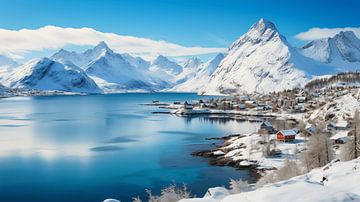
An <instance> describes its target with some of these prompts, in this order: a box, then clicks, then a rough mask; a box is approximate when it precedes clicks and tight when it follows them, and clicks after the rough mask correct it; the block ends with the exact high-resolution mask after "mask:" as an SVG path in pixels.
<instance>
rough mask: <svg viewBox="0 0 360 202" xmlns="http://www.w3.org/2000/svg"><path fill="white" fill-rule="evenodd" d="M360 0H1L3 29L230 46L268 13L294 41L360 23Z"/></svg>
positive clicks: (0, 26)
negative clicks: (86, 30) (314, 31)
mask: <svg viewBox="0 0 360 202" xmlns="http://www.w3.org/2000/svg"><path fill="white" fill-rule="evenodd" d="M359 8H360V1H357V0H342V1H322V0H320V1H314V0H312V1H310V0H303V1H285V0H278V1H276V0H274V1H265V0H256V1H240V0H238V1H235V0H222V1H220V0H191V1H190V0H183V1H180V0H102V1H100V0H99V1H95V0H83V1H80V0H77V1H76V0H72V1H70V0H69V1H67V0H62V1H60V0H58V1H50V0H11V1H10V0H9V1H6V0H1V7H0V28H2V29H11V30H19V29H23V28H27V29H38V28H40V27H43V26H46V25H54V26H59V27H73V28H81V27H90V28H93V29H95V30H98V31H101V32H111V33H116V34H119V35H129V36H136V37H144V38H149V39H153V40H165V41H168V42H171V43H176V44H180V45H182V46H189V47H192V46H201V47H224V48H225V47H227V46H229V45H230V43H231V42H232V41H234V40H235V39H237V38H238V37H239V36H240V35H241V34H243V33H245V32H246V30H247V29H248V28H249V27H250V26H251V24H253V23H254V22H256V21H257V20H258V19H260V18H262V17H264V18H266V19H269V20H271V21H272V22H274V23H275V24H276V26H277V27H278V29H279V30H280V32H281V33H282V34H283V35H285V36H286V37H287V38H288V40H289V41H290V42H291V43H292V44H294V45H300V44H303V43H304V42H302V41H299V40H297V39H295V38H294V36H295V35H296V34H298V33H300V32H305V31H307V30H309V29H310V28H313V27H320V28H342V27H360V20H359V19H360V12H359Z"/></svg>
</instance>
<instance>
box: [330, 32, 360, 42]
mask: <svg viewBox="0 0 360 202" xmlns="http://www.w3.org/2000/svg"><path fill="white" fill-rule="evenodd" d="M345 38H346V39H349V40H359V38H357V37H356V35H355V33H354V32H353V31H341V32H339V33H338V34H336V35H335V36H334V39H335V40H336V39H345Z"/></svg>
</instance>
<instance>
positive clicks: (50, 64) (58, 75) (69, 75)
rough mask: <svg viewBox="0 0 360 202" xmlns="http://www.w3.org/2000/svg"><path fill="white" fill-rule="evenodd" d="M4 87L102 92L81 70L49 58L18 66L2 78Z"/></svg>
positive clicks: (70, 64)
mask: <svg viewBox="0 0 360 202" xmlns="http://www.w3.org/2000/svg"><path fill="white" fill-rule="evenodd" d="M4 85H5V86H8V87H11V88H26V89H37V90H61V91H68V92H82V93H101V92H102V91H101V90H100V89H99V87H98V86H97V85H96V83H95V82H94V81H93V80H92V79H91V78H90V77H88V76H87V75H86V73H85V72H84V70H82V69H81V68H79V67H77V66H76V65H74V64H72V63H70V62H68V63H65V64H63V63H59V62H56V61H53V60H51V59H49V58H43V59H40V60H33V61H30V62H29V63H27V64H24V65H22V66H20V67H19V68H17V69H16V70H15V71H13V72H12V73H10V74H9V75H8V76H7V77H6V78H4Z"/></svg>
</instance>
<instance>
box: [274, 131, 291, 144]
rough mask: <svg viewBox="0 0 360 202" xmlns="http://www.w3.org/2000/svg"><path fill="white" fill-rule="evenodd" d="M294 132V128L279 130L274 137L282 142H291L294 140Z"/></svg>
mask: <svg viewBox="0 0 360 202" xmlns="http://www.w3.org/2000/svg"><path fill="white" fill-rule="evenodd" d="M295 136H296V132H295V131H294V130H280V131H279V132H278V133H277V134H276V139H277V140H279V141H282V142H292V141H294V140H295Z"/></svg>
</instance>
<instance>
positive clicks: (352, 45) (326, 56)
mask: <svg viewBox="0 0 360 202" xmlns="http://www.w3.org/2000/svg"><path fill="white" fill-rule="evenodd" d="M301 52H302V53H303V54H304V55H305V56H307V57H310V58H313V59H315V60H318V61H320V62H323V63H326V64H331V65H332V66H336V67H338V68H339V69H340V70H342V71H344V70H358V69H359V68H360V39H358V38H357V37H356V36H355V34H354V33H353V32H352V31H346V32H340V33H338V34H337V35H335V36H334V37H329V38H324V39H320V40H314V41H311V42H309V43H308V44H306V45H305V46H304V47H302V48H301Z"/></svg>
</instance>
